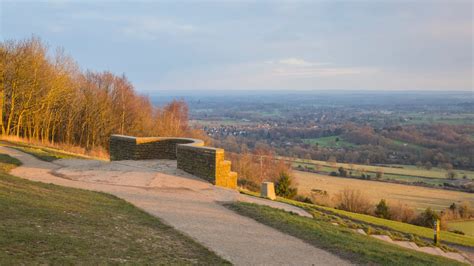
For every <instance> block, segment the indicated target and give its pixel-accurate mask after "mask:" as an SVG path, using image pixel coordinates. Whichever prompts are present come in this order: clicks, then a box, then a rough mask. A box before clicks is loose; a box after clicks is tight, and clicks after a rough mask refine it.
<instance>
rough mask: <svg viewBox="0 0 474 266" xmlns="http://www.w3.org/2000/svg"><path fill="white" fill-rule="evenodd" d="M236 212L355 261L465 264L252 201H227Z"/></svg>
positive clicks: (389, 263)
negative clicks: (252, 202) (230, 202)
mask: <svg viewBox="0 0 474 266" xmlns="http://www.w3.org/2000/svg"><path fill="white" fill-rule="evenodd" d="M226 206H227V207H228V208H229V209H231V210H234V211H235V212H237V213H239V214H241V215H244V216H248V217H250V218H252V219H254V220H256V221H258V222H260V223H263V224H265V225H268V226H271V227H273V228H275V229H277V230H279V231H281V232H283V233H286V234H289V235H292V236H294V237H297V238H299V239H301V240H303V241H305V242H307V243H309V244H311V245H313V246H315V247H317V248H322V249H324V250H327V251H329V252H331V253H333V254H336V255H338V256H340V257H342V258H345V259H347V260H349V261H351V262H355V263H358V264H381V265H462V264H461V263H458V262H456V261H453V260H449V259H446V258H443V257H438V256H432V255H428V254H423V253H419V252H416V251H412V250H408V249H404V248H401V247H398V246H395V245H393V244H389V243H385V242H383V241H380V240H377V239H371V238H369V237H367V236H363V235H360V234H358V233H355V232H353V231H352V230H350V229H349V228H344V227H339V226H334V225H332V224H331V223H329V222H324V221H318V220H314V219H311V218H307V217H301V216H298V215H296V214H291V213H288V212H285V211H283V210H278V209H273V208H270V207H267V206H260V205H256V204H251V203H242V202H241V203H232V204H228V205H226Z"/></svg>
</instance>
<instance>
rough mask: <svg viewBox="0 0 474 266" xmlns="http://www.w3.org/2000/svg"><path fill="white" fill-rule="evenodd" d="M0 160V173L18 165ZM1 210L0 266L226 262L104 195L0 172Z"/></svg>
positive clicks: (8, 160) (205, 263)
mask: <svg viewBox="0 0 474 266" xmlns="http://www.w3.org/2000/svg"><path fill="white" fill-rule="evenodd" d="M0 160H1V163H2V169H8V168H10V169H11V167H14V165H17V164H18V162H17V161H16V160H14V159H12V158H11V157H10V158H8V156H6V155H2V156H0ZM4 165H10V166H8V167H5V166H4ZM0 210H1V215H0V265H20V264H23V265H25V264H26V265H29V264H33V265H37V264H66V265H67V264H77V263H80V264H86V265H98V264H119V263H127V264H156V263H159V264H165V265H167V264H180V265H181V264H204V265H214V264H228V262H227V261H225V260H223V259H221V258H220V257H218V256H217V255H216V254H214V253H213V252H211V251H209V250H208V249H206V248H205V247H203V246H201V245H200V244H198V243H196V242H195V241H194V240H192V239H190V238H189V237H187V236H185V235H183V234H181V233H179V232H178V231H176V230H175V229H173V228H171V227H170V226H168V225H165V224H163V223H162V222H161V221H160V220H159V219H157V218H155V217H153V216H151V215H149V214H147V213H145V212H144V211H142V210H140V209H138V208H136V207H134V206H133V205H131V204H129V203H127V202H125V201H124V200H121V199H119V198H116V197H114V196H111V195H108V194H104V193H97V192H91V191H87V190H80V189H73V188H66V187H61V186H56V185H52V184H44V183H39V182H31V181H27V180H24V179H20V178H17V177H13V176H11V175H8V174H6V173H5V172H1V173H0Z"/></svg>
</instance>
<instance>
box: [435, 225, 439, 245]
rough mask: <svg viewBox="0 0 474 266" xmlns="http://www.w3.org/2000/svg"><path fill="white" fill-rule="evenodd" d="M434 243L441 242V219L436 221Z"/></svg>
mask: <svg viewBox="0 0 474 266" xmlns="http://www.w3.org/2000/svg"><path fill="white" fill-rule="evenodd" d="M434 244H435V245H438V244H439V219H436V220H435V221H434Z"/></svg>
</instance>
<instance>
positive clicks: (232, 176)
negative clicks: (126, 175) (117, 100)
mask: <svg viewBox="0 0 474 266" xmlns="http://www.w3.org/2000/svg"><path fill="white" fill-rule="evenodd" d="M150 159H168V160H177V168H178V169H181V170H184V171H185V172H187V173H190V174H192V175H194V176H197V177H199V178H203V179H204V180H206V181H209V182H211V183H212V184H214V185H216V186H220V187H227V188H233V189H235V188H237V173H235V172H232V171H231V162H230V161H227V160H225V159H224V150H223V149H218V148H212V147H206V146H204V142H203V141H202V140H199V139H191V138H173V137H132V136H123V135H112V136H111V137H110V161H121V160H150Z"/></svg>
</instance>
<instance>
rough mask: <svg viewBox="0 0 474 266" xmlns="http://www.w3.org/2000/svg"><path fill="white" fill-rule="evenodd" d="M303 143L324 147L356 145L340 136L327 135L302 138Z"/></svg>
mask: <svg viewBox="0 0 474 266" xmlns="http://www.w3.org/2000/svg"><path fill="white" fill-rule="evenodd" d="M303 142H304V143H307V144H311V145H318V146H319V147H324V148H349V147H354V146H357V145H356V144H354V143H351V142H348V141H345V140H344V139H343V138H342V137H341V136H328V137H321V138H314V139H303Z"/></svg>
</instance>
